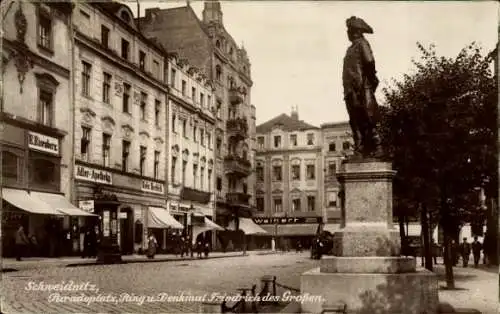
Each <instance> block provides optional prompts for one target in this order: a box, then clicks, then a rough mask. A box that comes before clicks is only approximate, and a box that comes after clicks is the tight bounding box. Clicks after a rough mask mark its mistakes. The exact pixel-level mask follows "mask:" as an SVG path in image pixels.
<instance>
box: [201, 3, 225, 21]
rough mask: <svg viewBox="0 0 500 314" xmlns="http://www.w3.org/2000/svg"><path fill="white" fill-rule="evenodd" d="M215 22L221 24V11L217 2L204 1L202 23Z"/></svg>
mask: <svg viewBox="0 0 500 314" xmlns="http://www.w3.org/2000/svg"><path fill="white" fill-rule="evenodd" d="M210 22H216V23H219V24H222V9H221V5H220V2H219V1H213V0H212V1H204V5H203V23H205V24H209V23H210Z"/></svg>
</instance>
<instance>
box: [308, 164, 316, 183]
mask: <svg viewBox="0 0 500 314" xmlns="http://www.w3.org/2000/svg"><path fill="white" fill-rule="evenodd" d="M315 177H316V175H315V169H314V165H307V180H314V178H315Z"/></svg>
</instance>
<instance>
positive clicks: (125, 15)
mask: <svg viewBox="0 0 500 314" xmlns="http://www.w3.org/2000/svg"><path fill="white" fill-rule="evenodd" d="M120 17H121V19H122V20H124V21H125V22H127V23H130V15H129V14H128V12H127V11H125V10H123V11H122V13H121V14H120Z"/></svg>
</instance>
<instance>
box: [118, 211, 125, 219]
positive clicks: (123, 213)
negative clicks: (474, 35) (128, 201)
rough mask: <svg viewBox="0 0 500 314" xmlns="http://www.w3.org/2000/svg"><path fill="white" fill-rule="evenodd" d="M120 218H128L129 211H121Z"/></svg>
mask: <svg viewBox="0 0 500 314" xmlns="http://www.w3.org/2000/svg"><path fill="white" fill-rule="evenodd" d="M118 219H127V212H119V213H118Z"/></svg>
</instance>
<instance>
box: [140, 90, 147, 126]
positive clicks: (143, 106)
mask: <svg viewBox="0 0 500 314" xmlns="http://www.w3.org/2000/svg"><path fill="white" fill-rule="evenodd" d="M147 101H148V95H147V94H146V93H141V105H140V110H141V120H146V103H147Z"/></svg>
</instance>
